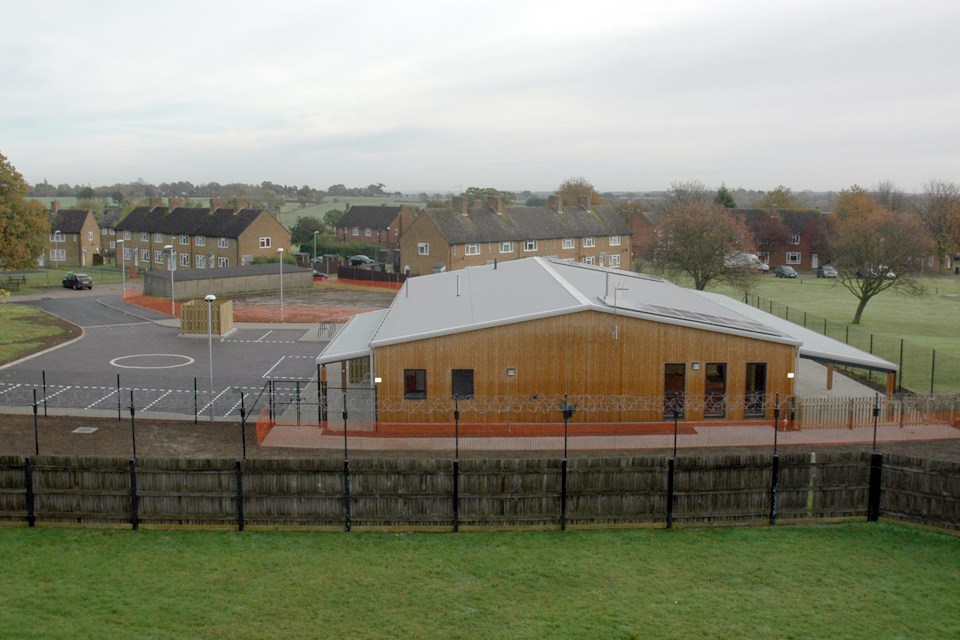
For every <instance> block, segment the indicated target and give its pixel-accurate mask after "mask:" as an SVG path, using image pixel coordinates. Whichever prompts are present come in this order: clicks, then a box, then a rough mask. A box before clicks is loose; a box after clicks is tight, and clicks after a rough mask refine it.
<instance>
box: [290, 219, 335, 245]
mask: <svg viewBox="0 0 960 640" xmlns="http://www.w3.org/2000/svg"><path fill="white" fill-rule="evenodd" d="M314 231H318V232H319V235H320V236H323V238H322V239H323V240H324V241H327V240H329V239H330V237H331V236H332V235H333V232H332V231H331V230H330V227H328V226H327V224H326V223H325V222H324V221H323V220H321V219H320V218H318V217H316V216H297V221H296V222H294V223H293V226H291V227H290V242H291V243H293V244H308V243H312V242H313V232H314Z"/></svg>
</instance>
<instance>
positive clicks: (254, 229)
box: [115, 206, 290, 269]
mask: <svg viewBox="0 0 960 640" xmlns="http://www.w3.org/2000/svg"><path fill="white" fill-rule="evenodd" d="M115 230H116V234H117V235H116V239H117V241H118V242H119V241H121V240H122V241H123V258H122V262H123V263H124V264H126V265H127V266H137V267H140V268H143V269H166V268H167V261H168V259H169V252H167V251H165V247H166V246H172V248H173V253H174V255H175V258H176V265H177V268H179V269H213V268H222V267H236V266H242V265H245V264H250V263H252V262H253V260H254V258H256V257H257V256H262V257H267V258H274V257H276V256H277V254H278V249H281V248H282V249H283V250H284V251H286V252H289V251H290V232H289V231H287V230H286V229H285V228H284V227H283V225H282V224H280V222H279V221H278V220H277V219H276V218H275V217H273V216H272V215H271V214H270V213H269V212H267V211H263V210H259V209H239V210H233V209H229V208H223V207H220V208H215V209H213V210H211V209H208V208H192V207H179V206H177V207H173V208H167V207H160V206H155V207H138V208H136V209H134V210H133V211H131V212H130V213H129V214H127V216H126V217H125V218H124V219H123V220H121V221H120V222H118V223H117V224H116V226H115Z"/></svg>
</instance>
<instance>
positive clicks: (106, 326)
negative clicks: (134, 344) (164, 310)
mask: <svg viewBox="0 0 960 640" xmlns="http://www.w3.org/2000/svg"><path fill="white" fill-rule="evenodd" d="M141 324H153V323H152V322H127V323H125V324H94V325H90V326H84V327H83V328H84V329H112V328H113V327H135V326H137V325H141Z"/></svg>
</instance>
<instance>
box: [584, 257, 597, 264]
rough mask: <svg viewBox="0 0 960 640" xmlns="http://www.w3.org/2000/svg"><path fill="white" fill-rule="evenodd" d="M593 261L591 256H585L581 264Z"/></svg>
mask: <svg viewBox="0 0 960 640" xmlns="http://www.w3.org/2000/svg"><path fill="white" fill-rule="evenodd" d="M594 263H595V259H594V257H593V256H586V257H585V258H584V259H583V264H594Z"/></svg>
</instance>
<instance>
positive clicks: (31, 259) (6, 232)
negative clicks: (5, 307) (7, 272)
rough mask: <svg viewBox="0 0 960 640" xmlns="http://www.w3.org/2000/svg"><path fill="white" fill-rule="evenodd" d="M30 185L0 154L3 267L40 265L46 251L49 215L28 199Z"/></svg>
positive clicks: (1, 252) (0, 231) (37, 202)
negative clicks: (39, 260) (38, 262)
mask: <svg viewBox="0 0 960 640" xmlns="http://www.w3.org/2000/svg"><path fill="white" fill-rule="evenodd" d="M28 193H30V186H29V185H28V184H27V183H26V181H25V180H24V179H23V176H22V175H20V173H19V172H18V171H17V170H16V168H14V166H13V165H12V164H10V162H9V161H8V160H7V158H6V157H5V156H4V155H3V154H0V263H2V265H3V268H4V269H26V268H29V267H36V266H37V257H38V256H40V255H42V254H43V252H44V251H45V250H46V247H47V244H46V239H47V236H48V235H50V216H48V215H47V212H46V211H45V210H44V208H43V205H42V204H40V202H39V201H37V200H26V196H27V194H28Z"/></svg>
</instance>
